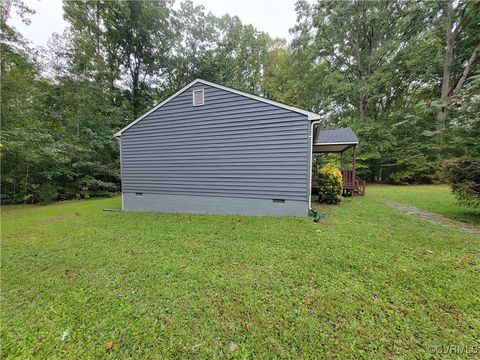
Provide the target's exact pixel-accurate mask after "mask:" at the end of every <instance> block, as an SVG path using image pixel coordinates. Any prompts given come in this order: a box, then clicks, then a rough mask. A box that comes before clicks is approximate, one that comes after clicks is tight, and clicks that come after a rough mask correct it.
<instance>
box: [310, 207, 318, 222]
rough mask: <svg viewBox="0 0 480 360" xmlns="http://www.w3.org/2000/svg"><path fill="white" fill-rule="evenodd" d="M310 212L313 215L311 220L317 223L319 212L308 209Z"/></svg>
mask: <svg viewBox="0 0 480 360" xmlns="http://www.w3.org/2000/svg"><path fill="white" fill-rule="evenodd" d="M310 212H311V213H312V215H313V221H314V222H316V223H318V222H319V221H320V213H319V212H318V211H315V210H313V209H310Z"/></svg>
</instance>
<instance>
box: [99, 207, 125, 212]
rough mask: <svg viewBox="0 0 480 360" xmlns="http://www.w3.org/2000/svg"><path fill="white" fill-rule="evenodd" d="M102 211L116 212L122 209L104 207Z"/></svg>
mask: <svg viewBox="0 0 480 360" xmlns="http://www.w3.org/2000/svg"><path fill="white" fill-rule="evenodd" d="M103 211H112V212H118V211H122V209H119V208H106V209H103Z"/></svg>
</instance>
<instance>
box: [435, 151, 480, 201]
mask: <svg viewBox="0 0 480 360" xmlns="http://www.w3.org/2000/svg"><path fill="white" fill-rule="evenodd" d="M444 170H445V174H446V177H447V179H448V181H449V183H450V185H451V186H452V192H453V195H455V197H456V198H457V200H458V201H459V202H461V203H463V204H465V205H469V206H472V207H480V160H479V159H474V158H471V157H462V158H459V159H454V160H449V161H446V162H445V163H444Z"/></svg>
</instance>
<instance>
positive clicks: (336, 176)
mask: <svg viewBox="0 0 480 360" xmlns="http://www.w3.org/2000/svg"><path fill="white" fill-rule="evenodd" d="M317 182H318V201H319V202H321V203H327V204H338V203H339V202H340V201H341V200H342V172H341V171H340V170H339V169H338V168H336V167H335V166H332V165H325V166H322V167H321V168H320V169H318V177H317Z"/></svg>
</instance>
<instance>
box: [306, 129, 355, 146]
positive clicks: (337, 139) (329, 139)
mask: <svg viewBox="0 0 480 360" xmlns="http://www.w3.org/2000/svg"><path fill="white" fill-rule="evenodd" d="M334 143H340V144H345V143H356V144H358V138H357V135H355V133H354V132H353V130H352V129H351V128H340V129H320V131H319V132H318V135H317V138H316V139H315V145H321V144H334Z"/></svg>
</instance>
